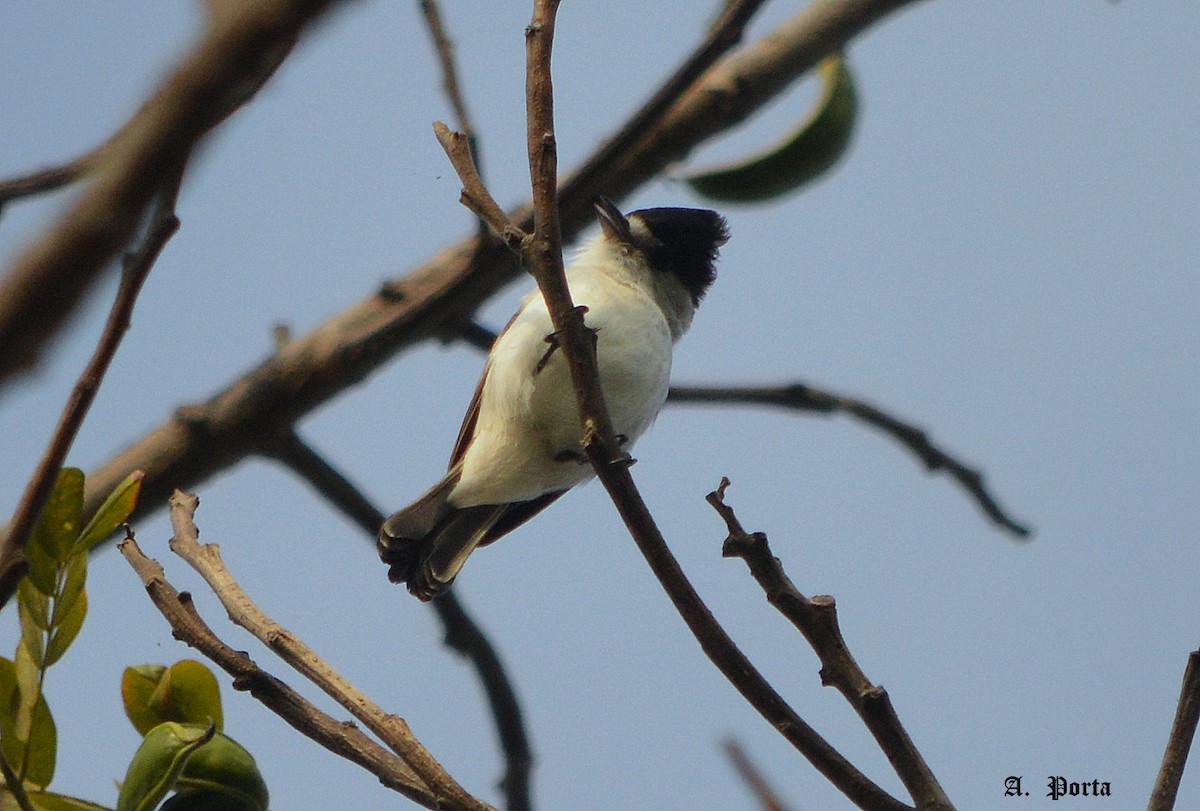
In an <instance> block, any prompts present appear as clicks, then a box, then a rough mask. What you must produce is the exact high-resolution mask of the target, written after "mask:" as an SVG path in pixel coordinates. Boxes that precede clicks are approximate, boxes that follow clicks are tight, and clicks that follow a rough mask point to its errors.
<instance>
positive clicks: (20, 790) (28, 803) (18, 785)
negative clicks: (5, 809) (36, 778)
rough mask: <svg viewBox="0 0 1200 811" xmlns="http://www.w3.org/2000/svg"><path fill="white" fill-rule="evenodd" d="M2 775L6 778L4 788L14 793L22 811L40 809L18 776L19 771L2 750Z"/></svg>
mask: <svg viewBox="0 0 1200 811" xmlns="http://www.w3.org/2000/svg"><path fill="white" fill-rule="evenodd" d="M0 777H3V778H4V789H5V790H6V791H7V792H8V793H10V794H12V798H13V801H14V802H15V803H16V804H17V808H19V809H21V811H38V809H37V806H35V805H34V804H33V801H32V800H30V799H29V795H28V794H27V793H26V792H25V784H24V783H23V782H22V781H21V780H20V779H18V778H17V773H16V772H14V771H13V767H12V764H10V763H9V762H8V758H7V757H5V756H4V753H3V752H0Z"/></svg>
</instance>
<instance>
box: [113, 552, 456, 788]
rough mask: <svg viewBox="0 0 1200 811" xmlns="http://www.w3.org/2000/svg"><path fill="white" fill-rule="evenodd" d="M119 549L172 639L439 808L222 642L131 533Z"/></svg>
mask: <svg viewBox="0 0 1200 811" xmlns="http://www.w3.org/2000/svg"><path fill="white" fill-rule="evenodd" d="M117 548H118V549H120V551H121V554H122V555H124V556H125V559H126V561H128V562H129V565H130V566H132V567H133V570H134V571H135V572H137V574H138V576H139V577H140V578H141V580H142V585H143V586H145V588H146V592H147V593H148V594H149V595H150V599H151V601H153V603H154V605H155V606H156V607H157V608H158V610H159V611H160V612H161V613H162V615H163V617H164V618H166V620H167V622H168V623H170V625H171V629H172V632H173V634H174V636H175V638H176V639H178V640H180V641H181V642H183V643H185V644H187V645H190V646H191V647H193V648H195V649H196V650H198V651H200V652H201V653H202V654H204V655H205V656H206V657H208V658H209V659H210V660H212V661H213V662H214V663H215V664H216V665H217V666H218V667H220V668H221V669H222V670H224V671H225V672H226V673H228V674H229V675H230V676H232V677H233V686H234V689H235V690H243V691H245V692H248V693H249V694H250V695H252V696H253V697H254V698H255V699H257V700H258V701H260V702H261V703H262V704H263V706H265V707H267V709H269V710H271V711H272V712H274V713H275V714H276V715H278V716H279V717H280V718H282V719H283V720H284V721H285V722H287V723H288V724H289V725H290V726H292V727H293V728H294V729H296V730H298V731H299V732H301V733H302V734H303V735H305V736H306V737H308V738H311V739H312V740H314V741H316V742H317V743H318V744H320V745H321V746H323V747H325V748H326V749H328V750H329V751H330V752H333V753H334V754H336V755H339V756H341V757H343V758H345V759H347V760H349V761H351V762H353V763H357V764H358V765H360V766H362V767H363V768H364V769H366V770H367V771H369V772H371V773H372V774H374V775H375V776H376V777H378V778H379V781H380V782H381V783H383V784H384V785H385V786H387V787H388V788H391V789H393V790H395V791H398V792H400V793H401V794H403V795H404V796H406V797H408V798H409V799H411V800H413V801H415V802H418V803H420V804H421V805H423V806H425V807H427V808H436V807H437V798H436V796H435V795H434V794H433V793H432V792H431V791H430V790H429V788H428V786H426V785H425V784H424V783H423V782H422V781H421V779H420V778H419V777H417V774H416V772H414V771H413V770H412V768H411V767H410V766H409V765H408V764H407V763H405V762H404V760H403V759H401V758H400V756H399V755H396V754H394V753H392V752H389V751H388V750H387V749H385V748H384V747H382V746H380V745H379V744H378V743H376V742H375V741H374V740H373V739H371V738H370V737H368V736H367V735H366V734H365V733H363V732H362V730H360V729H359V728H358V727H356V726H354V725H353V724H348V723H342V722H340V721H338V720H337V719H336V718H333V717H332V716H330V715H328V714H327V713H325V712H323V711H321V710H319V709H317V708H316V707H315V706H314V705H313V704H312V703H311V702H309V701H308V700H307V699H305V698H304V697H303V696H301V695H300V694H299V693H297V692H296V691H295V690H293V689H292V688H291V687H289V686H288V685H287V684H285V683H284V682H282V681H280V680H279V679H277V678H275V677H274V676H272V675H271V674H270V673H268V672H267V671H265V670H263V669H262V668H260V667H259V666H258V665H257V664H256V663H255V662H254V660H253V659H251V658H250V656H249V655H248V654H246V653H245V652H244V651H238V650H234V649H233V648H231V647H230V646H229V645H227V644H225V643H224V642H222V641H221V639H220V638H219V637H217V635H216V634H215V633H214V632H213V630H212V629H211V628H210V627H209V626H208V624H207V623H206V622H205V621H204V620H203V619H202V618H201V617H200V615H199V613H197V612H196V607H195V605H194V604H193V603H192V598H191V595H190V594H188V593H187V592H180V591H178V590H177V589H176V588H175V587H174V586H173V585H171V583H170V582H168V581H167V579H166V576H165V574H164V572H163V568H162V565H161V564H159V563H158V561H156V560H153V559H151V558H149V557H147V556H146V555H145V553H143V552H142V550H141V548H140V547H139V546H138V545H137V542H136V541H135V540H134V538H133V534H132V533H128V534H127V535H126V536H125V539H124V540H123V541H121V542H120V543H119V544H117Z"/></svg>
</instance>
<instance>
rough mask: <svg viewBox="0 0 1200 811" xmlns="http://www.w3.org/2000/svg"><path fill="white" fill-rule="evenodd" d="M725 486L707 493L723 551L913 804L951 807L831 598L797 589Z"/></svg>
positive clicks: (725, 482)
mask: <svg viewBox="0 0 1200 811" xmlns="http://www.w3.org/2000/svg"><path fill="white" fill-rule="evenodd" d="M728 486H729V480H728V479H722V480H721V485H720V487H718V488H717V489H716V490H715V491H713V492H711V493H709V494H708V498H707V500H708V503H709V504H711V505H712V506H713V509H715V510H716V511H717V513H718V514H719V515H720V516H721V518H722V519H723V520H724V521H725V525H726V528H727V529H728V530H729V536H728V537H727V538H726V539H725V544H724V546H723V547H722V550H721V552H722V554H723V555H724V556H725V557H737V558H741V559H742V560H743V561H745V563H746V565H747V566H748V567H749V569H750V573H751V574H752V575H754V579H755V580H757V581H758V584H759V585H760V586H761V587H762V589H763V591H764V592H765V593H766V595H767V601H768V602H769V603H771V605H773V606H774V607H775V608H776V609H778V610H779V612H780V613H781V614H783V615H784V616H785V617H787V618H788V620H790V621H791V622H792V624H793V625H795V626H796V628H797V629H798V630H799V631H800V632H801V633H802V634H803V635H804V638H805V639H806V640H808V643H809V645H811V646H812V649H813V651H815V652H816V654H817V656H818V658H820V660H821V682H822V683H823V684H825V685H829V686H833V687H836V688H837V690H838V692H840V693H841V694H842V695H843V696H844V697H845V698H846V700H847V701H848V702H850V706H852V707H853V708H854V710H855V712H857V713H858V715H859V717H860V718H861V719H862V721H863V723H864V724H865V725H866V727H867V729H869V730H870V731H871V734H872V735H873V736H874V737H875V741H876V742H877V743H878V744H879V748H880V749H882V750H883V753H884V754H885V755H886V756H887V758H888V761H889V762H890V763H891V764H892V768H893V769H895V770H896V774H897V775H898V776H899V778H900V781H901V782H902V783H903V784H904V787H905V788H906V789H907V790H908V792H909V794H910V795H911V796H912V798H913V800H914V802H916V805H917V807H918V808H920V809H922V810H923V811H934V810H935V809H942V811H950V809H952V808H953V806H952V805H951V804H950V799H949V798H948V797H947V796H946V793H945V792H944V791H943V790H942V787H941V785H940V784H939V783H938V781H937V778H936V777H934V775H933V772H932V770H930V768H929V766H928V765H927V764H926V763H925V759H924V758H923V757H922V756H921V753H920V752H919V751H918V750H917V747H916V745H915V744H914V743H913V741H912V739H911V738H910V737H909V735H908V732H907V731H906V730H905V729H904V725H903V724H901V722H900V717H899V716H898V715H897V714H896V710H895V708H894V707H893V706H892V702H891V699H890V698H889V697H888V694H887V691H886V690H884V689H883V688H882V687H879V686H878V685H875V684H872V683H871V682H870V680H869V679H867V677H866V674H864V673H863V671H862V668H860V667H859V666H858V663H857V662H856V661H855V660H854V657H853V656H852V655H851V653H850V649H849V647H848V646H847V645H846V640H845V639H844V638H843V637H842V631H841V628H840V627H839V626H838V620H837V607H836V604H835V603H834V600H833V598H832V597H828V596H820V597H814V598H812V599H809V598H808V597H805V596H804V595H803V594H801V593H800V591H799V590H798V589H797V588H796V587H795V586H794V585H793V584H792V581H791V580H790V579H789V578H788V576H787V574H785V573H784V571H783V565H782V564H781V563H780V562H779V559H778V558H776V557H775V556H774V555H772V554H771V549H770V547H769V546H768V544H767V536H766V535H764V534H763V533H761V532H754V533H749V532H746V530H745V529H744V528H743V527H742V525H741V522H739V521H738V519H737V516H736V515H734V512H733V508H732V507H730V506H729V505H728V504H726V503H725V489H726V488H727V487H728Z"/></svg>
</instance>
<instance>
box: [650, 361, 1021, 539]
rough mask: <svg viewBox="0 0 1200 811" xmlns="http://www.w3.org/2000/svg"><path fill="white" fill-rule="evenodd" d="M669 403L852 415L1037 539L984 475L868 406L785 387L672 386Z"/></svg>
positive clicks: (1016, 530)
mask: <svg viewBox="0 0 1200 811" xmlns="http://www.w3.org/2000/svg"><path fill="white" fill-rule="evenodd" d="M668 400H669V401H670V402H675V403H743V404H748V405H773V406H779V407H781V408H787V409H792V410H795V411H808V412H814V413H818V414H837V413H843V414H849V415H850V416H851V417H854V418H855V419H857V420H860V421H862V422H864V423H866V424H867V425H870V426H872V427H875V428H878V429H880V430H881V431H883V432H884V433H885V434H887V435H888V436H890V437H892V438H893V439H895V440H897V441H898V442H899V443H900V444H901V445H903V446H904V447H906V448H908V450H909V451H911V452H912V453H913V454H914V455H916V456H917V458H918V459H920V460H921V461H922V462H923V463H924V465H925V468H926V469H927V470H929V471H930V472H936V471H938V470H944V471H946V473H947V474H949V475H950V476H951V477H952V478H953V479H954V480H955V481H957V482H958V483H959V485H961V486H962V488H963V489H964V490H965V491H966V492H967V494H968V495H970V496H971V498H972V499H973V500H974V501H975V503H976V504H977V505H978V506H979V508H980V509H981V510H982V511H983V512H984V514H985V515H986V516H987V517H988V518H990V519H991V520H992V522H993V523H995V524H997V525H998V526H1000V527H1002V528H1003V529H1006V530H1008V531H1009V532H1011V533H1012V534H1013V535H1014V536H1016V537H1017V538H1022V539H1023V538H1028V537H1029V536H1030V535H1031V534H1032V530H1030V528H1029V527H1028V526H1026V525H1025V524H1021V523H1018V522H1017V521H1016V520H1015V519H1013V518H1012V517H1010V516H1009V515H1008V513H1007V512H1005V510H1004V509H1003V508H1002V507H1001V506H1000V504H999V502H998V501H997V500H996V498H995V496H993V495H992V494H991V493H990V492H988V490H987V487H986V486H985V485H984V479H983V474H982V473H981V472H980V471H979V470H977V469H975V468H972V467H968V466H967V465H965V464H963V463H962V462H960V461H958V460H957V459H955V458H954V457H953V456H951V455H950V454H948V453H946V452H945V451H943V450H942V449H941V448H939V447H937V446H936V445H934V444H933V442H932V441H931V440H930V439H929V435H928V434H926V433H925V431H923V430H921V429H920V428H917V427H916V426H914V425H911V424H909V423H907V422H904V421H902V420H900V419H898V418H896V417H894V416H892V415H891V414H888V413H887V412H885V411H882V410H880V409H879V408H876V407H875V406H873V405H871V404H870V403H867V402H865V401H863V400H859V399H856V398H853V397H847V396H845V395H842V394H836V393H833V392H830V391H825V390H822V389H817V388H813V387H812V386H808V385H806V384H804V383H792V384H789V385H783V386H673V387H672V388H671V392H670V395H669V397H668Z"/></svg>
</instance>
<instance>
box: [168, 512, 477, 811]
mask: <svg viewBox="0 0 1200 811" xmlns="http://www.w3.org/2000/svg"><path fill="white" fill-rule="evenodd" d="M199 503H200V502H199V499H198V498H196V497H195V496H194V495H191V494H189V493H183V492H180V491H176V492H175V494H174V495H173V496H172V497H171V500H170V503H169V504H168V512H169V514H170V517H171V527H172V529H173V530H174V532H175V535H174V537H173V538H172V539H171V551H173V552H175V554H177V555H179V556H180V557H182V558H183V559H184V560H185V561H187V562H188V564H189V565H191V566H192V568H194V569H195V570H196V571H197V572H198V573H199V574H200V576H201V577H203V578H204V580H205V582H206V583H208V585H209V587H210V588H211V589H212V590H213V593H214V594H216V595H217V598H218V599H219V600H220V601H221V604H222V605H223V606H225V610H226V611H227V612H229V618H230V619H231V620H232V621H233V622H234V623H235V624H237V625H239V626H241V627H242V628H245V629H246V630H247V631H249V632H250V633H251V634H253V635H254V636H255V637H257V638H258V639H259V640H260V641H261V642H262V643H263V644H264V645H266V646H267V647H268V648H270V649H271V650H272V651H274V652H275V654H276V655H278V656H279V657H280V658H281V659H283V660H284V661H285V662H287V663H288V665H289V666H291V667H292V668H293V669H294V670H296V671H297V672H298V673H300V675H302V676H304V677H305V678H306V679H308V680H309V681H311V682H312V683H313V684H315V685H317V686H318V687H320V688H321V689H322V690H323V691H324V692H325V693H326V695H328V696H329V697H330V698H332V699H334V700H335V701H337V702H338V703H339V704H341V705H342V706H343V707H345V708H346V709H347V710H349V712H350V714H351V715H353V716H354V717H355V718H357V719H358V720H359V721H361V722H362V723H363V724H364V725H365V726H366V727H367V729H369V730H371V732H373V733H375V734H376V735H378V736H379V738H380V739H381V740H382V741H383V742H384V743H385V744H386V745H387V746H388V748H390V749H391V750H392V751H393V752H395V753H396V754H397V755H399V756H400V757H402V758H403V759H404V761H405V762H406V763H408V765H409V766H411V767H412V769H413V771H415V772H416V773H417V775H418V776H419V777H420V778H421V781H422V782H424V783H425V784H426V785H428V786H429V787H430V789H431V790H432V791H433V792H434V794H435V795H436V796H437V797H438V798H439V799H440V800H441V801H442V802H444V803H445V804H446V805H453V806H454V807H456V808H466V809H476V811H487V810H488V809H490V806H488V805H487V804H486V803H484V802H482V801H480V800H478V799H476V798H475V797H472V796H471V795H470V794H469V793H468V792H467V791H466V789H464V788H463V787H462V786H461V785H459V784H458V782H457V781H456V780H455V779H454V778H453V777H452V776H451V775H450V773H449V772H447V771H446V770H445V768H443V767H442V765H441V764H440V763H438V762H437V760H435V759H434V757H433V755H431V754H430V753H429V750H427V749H426V748H425V747H424V745H423V744H421V742H420V741H419V740H417V738H416V736H415V735H413V733H412V730H410V729H409V727H408V724H407V723H406V722H405V720H404V719H403V718H401V717H400V716H398V715H393V714H391V713H389V712H387V711H386V710H384V709H383V708H382V707H380V706H379V705H378V704H376V703H375V702H374V701H372V700H371V699H370V698H369V697H367V695H366V694H365V693H363V692H362V691H360V690H359V689H358V688H356V687H355V686H354V685H352V684H351V683H350V682H349V680H347V679H346V678H345V677H344V676H342V675H341V674H340V673H338V672H337V671H336V670H334V669H333V667H331V666H330V665H329V664H328V663H327V662H325V661H324V660H322V659H321V658H320V657H319V656H318V655H317V654H316V652H315V651H313V650H312V649H311V648H309V647H308V646H307V645H306V644H304V642H302V641H301V640H300V639H298V638H297V637H296V636H295V635H294V634H292V633H291V632H290V631H288V630H287V629H286V628H284V627H283V626H281V625H280V624H279V623H277V622H275V621H274V620H273V619H271V618H270V617H268V616H267V615H266V614H265V613H264V612H263V611H262V609H260V608H259V607H258V606H257V605H255V603H254V601H253V600H252V599H251V598H250V596H249V595H248V594H246V592H245V591H244V590H243V589H242V587H241V586H240V585H239V584H238V582H237V580H235V579H234V577H233V574H232V573H231V572H230V571H229V569H228V568H227V567H226V566H225V564H224V562H223V561H222V560H221V550H220V549H219V548H218V547H217V546H216V545H215V544H201V543H200V540H199V539H200V531H199V530H198V529H197V528H196V524H195V522H194V520H193V516H194V515H195V510H196V507H197V506H198V505H199Z"/></svg>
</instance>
